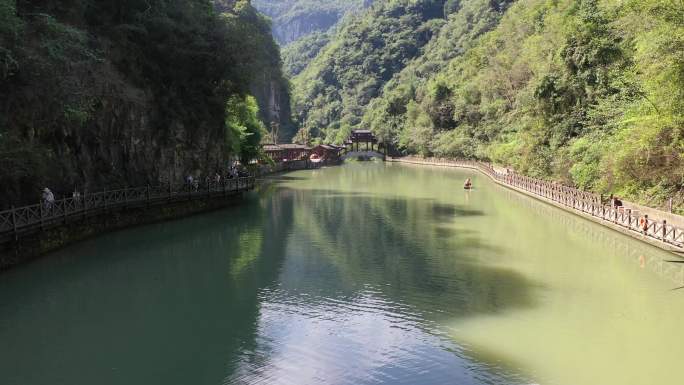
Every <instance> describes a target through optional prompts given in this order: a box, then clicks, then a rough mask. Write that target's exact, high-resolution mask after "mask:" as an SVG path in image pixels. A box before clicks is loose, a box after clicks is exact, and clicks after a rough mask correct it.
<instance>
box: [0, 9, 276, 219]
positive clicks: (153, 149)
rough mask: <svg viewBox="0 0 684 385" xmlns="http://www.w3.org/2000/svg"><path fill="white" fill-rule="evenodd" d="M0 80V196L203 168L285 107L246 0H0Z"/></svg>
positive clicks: (270, 44) (243, 146) (259, 25)
mask: <svg viewBox="0 0 684 385" xmlns="http://www.w3.org/2000/svg"><path fill="white" fill-rule="evenodd" d="M214 6H216V7H217V9H215V8H214ZM0 90H2V92H0V110H1V111H2V113H0V185H2V186H3V188H2V189H0V204H1V205H2V206H8V205H9V204H11V203H23V202H35V201H36V200H37V199H38V197H39V196H40V190H41V189H42V187H44V186H49V187H51V188H52V189H53V190H54V191H55V192H57V193H61V194H65V193H68V192H70V191H73V189H78V190H80V191H84V190H88V191H93V190H99V189H102V188H104V187H108V188H112V187H115V186H130V185H144V184H146V183H159V182H160V181H164V180H169V179H172V180H176V181H179V180H182V178H183V176H185V175H187V174H189V173H193V174H195V175H199V174H204V175H206V174H208V173H213V172H214V171H215V170H217V169H220V168H225V167H226V165H227V161H228V160H229V159H230V158H231V157H233V156H239V157H242V158H244V159H248V158H251V157H252V156H254V155H255V152H256V151H257V150H258V144H259V141H260V137H261V133H262V131H263V128H264V121H265V122H266V123H268V122H269V121H270V120H272V119H273V116H272V114H271V112H269V111H268V110H269V109H270V108H272V109H274V110H280V109H282V110H284V111H285V114H284V115H285V116H287V117H289V110H288V104H289V101H288V95H287V92H288V91H287V83H286V81H285V80H283V78H282V76H281V74H280V59H279V52H278V47H277V45H276V44H275V42H274V41H273V39H272V37H271V34H270V24H269V22H268V21H267V20H266V19H265V18H264V17H263V16H261V15H260V14H258V13H257V12H256V10H255V9H254V8H252V6H251V5H250V4H249V1H247V0H238V1H233V0H223V1H219V0H217V1H216V3H213V2H212V1H210V0H163V1H162V0H122V1H99V0H98V1H85V0H68V1H51V0H42V1H28V0H16V1H15V0H0ZM252 95H255V96H256V97H257V98H256V99H255V98H254V97H253V96H252ZM279 98H282V101H280V102H281V103H282V104H283V107H278V104H279V101H278V100H276V99H279ZM257 100H258V101H260V102H261V104H262V107H263V108H262V111H261V113H262V117H263V119H261V120H260V119H259V118H258V113H259V112H258V110H259V108H258V106H257ZM278 113H279V114H280V113H282V112H280V111H279V112H278ZM285 120H286V121H285V122H284V123H283V124H285V125H287V119H285ZM281 123H282V122H281Z"/></svg>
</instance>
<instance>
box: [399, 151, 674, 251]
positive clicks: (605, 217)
mask: <svg viewBox="0 0 684 385" xmlns="http://www.w3.org/2000/svg"><path fill="white" fill-rule="evenodd" d="M397 160H398V161H400V162H406V163H419V164H434V165H441V166H451V167H462V168H471V169H476V170H479V171H481V172H483V173H484V174H486V175H487V176H489V177H490V178H492V179H494V180H495V181H497V182H498V183H500V184H503V185H507V186H510V187H514V188H516V189H519V190H524V191H526V192H527V193H529V194H531V195H536V196H539V197H542V198H545V199H548V200H550V201H553V202H556V203H558V204H560V205H563V206H565V207H566V208H568V209H571V210H573V211H578V212H581V213H584V214H586V215H589V216H591V217H594V218H596V219H598V220H599V221H601V222H604V223H606V224H608V223H609V224H611V225H614V226H619V227H621V228H623V229H625V230H629V231H630V232H633V233H634V234H635V235H636V234H639V235H641V236H644V237H646V238H647V239H648V240H650V241H655V242H658V243H661V244H664V245H666V246H671V248H672V249H675V250H681V251H684V229H681V228H679V227H676V226H672V225H669V224H668V223H667V221H666V220H657V219H655V218H649V217H648V216H642V215H639V213H638V212H637V211H635V210H632V209H629V208H617V209H616V208H614V207H612V206H611V205H606V204H604V203H603V202H602V200H601V199H602V197H601V196H600V195H597V194H594V193H590V192H587V191H582V190H578V189H575V188H571V187H566V186H562V185H559V184H555V183H550V182H547V181H543V180H540V179H535V178H530V177H526V176H523V175H518V174H515V173H503V172H499V171H496V170H495V169H494V167H492V165H491V164H489V163H484V162H478V161H468V160H450V159H441V158H413V157H405V158H400V159H397ZM651 243H653V242H651Z"/></svg>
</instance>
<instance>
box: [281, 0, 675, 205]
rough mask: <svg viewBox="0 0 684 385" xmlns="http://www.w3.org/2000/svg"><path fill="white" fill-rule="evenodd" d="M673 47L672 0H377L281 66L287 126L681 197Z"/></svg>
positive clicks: (601, 186)
mask: <svg viewBox="0 0 684 385" xmlns="http://www.w3.org/2000/svg"><path fill="white" fill-rule="evenodd" d="M431 7H432V8H431ZM440 10H441V11H440ZM682 52H684V3H682V1H681V0H627V1H617V0H555V1H549V0H518V1H515V2H513V1H511V2H510V4H509V2H506V1H498V2H495V1H483V0H461V1H460V2H458V1H431V0H422V1H421V0H419V1H408V0H405V1H402V0H388V1H384V2H378V3H377V4H376V5H375V6H374V7H373V9H371V10H369V11H368V12H367V13H366V14H365V15H364V17H363V18H360V19H359V20H350V21H348V22H347V23H345V24H344V25H343V26H341V27H340V30H339V33H338V34H336V35H335V36H333V37H332V38H331V40H330V42H329V44H328V45H327V46H326V47H324V48H323V49H321V51H320V53H319V55H318V56H317V57H316V58H315V59H314V60H313V61H312V63H311V65H309V66H308V67H307V68H306V69H305V70H304V71H302V72H301V74H300V75H298V76H297V77H296V78H295V79H294V81H293V83H294V85H295V114H296V116H297V118H298V119H299V120H300V123H301V125H302V131H300V135H299V137H300V138H302V139H306V138H312V140H313V141H315V140H321V139H322V140H335V141H340V140H341V139H342V138H343V137H344V136H346V133H347V132H348V131H349V130H350V129H352V128H360V127H364V128H366V127H370V128H371V129H372V130H374V131H375V132H376V133H377V134H378V135H379V136H380V137H381V138H382V139H383V140H385V141H386V142H388V143H392V144H393V145H394V146H395V147H397V148H399V149H401V150H402V151H404V152H408V153H419V154H422V155H437V156H455V157H469V158H478V159H487V160H493V161H495V162H498V163H500V164H505V165H508V166H511V167H514V168H515V169H517V170H518V171H520V172H523V173H526V174H529V175H533V176H538V177H543V178H553V179H556V180H560V181H562V182H564V183H568V184H573V185H577V186H579V187H581V188H586V189H593V190H595V191H599V192H605V193H608V192H612V193H617V194H620V195H624V196H626V197H628V198H631V199H635V200H638V201H640V202H643V203H648V204H651V205H659V204H663V202H664V201H665V199H666V198H667V197H669V196H674V197H675V198H676V199H678V200H679V201H680V202H681V201H682V199H683V198H684V197H683V196H682V195H684V194H682V192H681V191H682V189H683V187H684V159H683V155H684V98H683V97H682V96H684V56H682ZM317 138H319V139H317Z"/></svg>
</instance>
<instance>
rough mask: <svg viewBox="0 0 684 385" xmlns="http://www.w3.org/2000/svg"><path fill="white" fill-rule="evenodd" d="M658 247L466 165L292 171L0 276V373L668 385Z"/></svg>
mask: <svg viewBox="0 0 684 385" xmlns="http://www.w3.org/2000/svg"><path fill="white" fill-rule="evenodd" d="M465 177H472V178H473V181H474V183H475V185H476V189H475V190H474V191H471V192H464V191H463V190H462V188H461V185H462V181H463V179H465ZM671 258H672V257H671V256H670V255H668V254H665V253H662V252H660V251H658V250H655V249H652V248H650V247H648V246H645V245H642V244H640V243H638V242H635V241H631V240H629V239H627V238H625V237H622V236H621V235H619V234H617V233H614V232H610V231H608V230H605V229H602V228H600V227H598V226H596V225H594V224H591V223H589V222H587V221H584V220H581V219H579V218H576V217H574V216H572V215H569V214H566V213H564V212H562V211H559V210H557V209H554V208H551V207H549V206H546V205H543V204H541V203H539V202H536V201H534V200H531V199H529V198H526V197H523V196H520V195H518V194H516V193H513V192H511V191H509V190H505V189H503V188H500V187H498V186H495V185H492V184H491V183H489V182H488V181H487V180H485V179H483V178H482V177H480V176H479V175H473V174H471V173H467V172H463V171H456V170H443V169H433V168H420V167H404V166H397V165H382V164H354V165H347V166H344V167H338V168H330V169H325V170H314V171H303V172H297V173H292V174H288V175H287V176H283V177H279V178H274V180H273V181H272V183H269V184H266V185H265V186H264V187H263V188H262V189H261V190H260V191H259V192H258V193H255V194H253V195H252V196H251V197H249V198H248V200H247V202H246V203H245V204H242V205H238V206H236V207H232V208H229V209H227V210H224V211H220V212H215V213H210V214H207V215H201V216H195V217H191V218H186V219H183V220H179V221H173V222H168V223H163V224H158V225H152V226H143V227H138V228H135V229H131V230H128V231H122V232H117V233H112V234H107V235H105V236H102V237H99V238H97V239H93V240H90V241H87V242H83V243H80V244H77V245H74V246H72V247H69V248H67V249H65V250H62V251H60V252H58V253H55V254H53V255H51V256H49V257H46V258H43V259H41V260H39V261H37V262H36V263H32V264H30V265H27V266H23V267H21V268H18V269H15V270H13V271H10V272H8V273H6V274H3V275H0V384H2V385H39V384H40V385H42V384H48V383H49V384H51V385H55V384H65V385H66V384H69V385H73V384H98V385H108V384H112V385H114V384H117V385H118V384H127V385H134V384H141V385H142V384H144V385H148V384H165V385H176V384H177V385H187V384H207V385H215V384H246V385H256V384H293V385H308V384H335V385H337V384H355V385H365V384H420V385H422V384H426V385H430V384H529V383H540V384H559V385H577V384H602V385H609V384H620V385H626V384H635V385H636V384H669V383H672V384H675V383H680V382H681V381H679V376H678V375H677V373H676V370H674V369H673V368H677V367H678V365H679V359H680V357H682V356H684V344H681V343H679V338H678V336H679V330H680V323H681V320H682V319H684V306H683V305H684V302H683V299H682V298H684V296H682V295H677V294H679V292H672V291H670V289H671V288H672V287H674V286H677V285H679V286H681V285H684V282H681V281H682V280H684V270H682V269H684V266H683V265H682V264H676V265H668V264H665V263H663V260H665V259H671ZM680 283H681V284H680Z"/></svg>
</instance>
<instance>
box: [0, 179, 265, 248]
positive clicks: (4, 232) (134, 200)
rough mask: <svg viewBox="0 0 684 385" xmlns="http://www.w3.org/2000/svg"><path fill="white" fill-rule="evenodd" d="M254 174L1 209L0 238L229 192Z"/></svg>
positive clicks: (244, 186) (245, 185)
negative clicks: (89, 218)
mask: <svg viewBox="0 0 684 385" xmlns="http://www.w3.org/2000/svg"><path fill="white" fill-rule="evenodd" d="M254 183H255V179H254V177H243V178H235V179H224V180H223V181H221V182H219V183H217V182H209V183H200V184H194V185H190V184H167V185H163V186H145V187H133V188H126V189H119V190H103V191H101V192H97V193H88V194H83V195H82V196H80V197H73V198H66V199H60V200H56V201H54V202H52V203H48V202H42V203H39V204H34V205H31V206H24V207H17V208H12V209H10V210H5V211H1V212H0V240H7V239H9V238H14V239H17V238H18V237H19V236H20V235H23V234H26V233H30V232H33V231H37V230H41V229H46V228H50V227H55V226H59V225H62V224H66V223H69V222H76V221H80V220H83V219H85V218H87V217H90V216H93V215H99V214H102V213H107V212H109V211H113V210H119V209H125V208H134V207H146V206H155V205H164V204H168V203H172V202H180V201H190V200H197V199H202V198H211V197H220V196H228V195H232V194H234V193H237V192H241V191H246V190H250V189H252V188H254Z"/></svg>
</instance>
